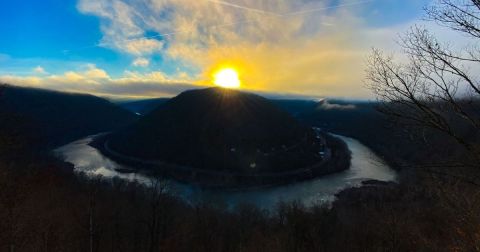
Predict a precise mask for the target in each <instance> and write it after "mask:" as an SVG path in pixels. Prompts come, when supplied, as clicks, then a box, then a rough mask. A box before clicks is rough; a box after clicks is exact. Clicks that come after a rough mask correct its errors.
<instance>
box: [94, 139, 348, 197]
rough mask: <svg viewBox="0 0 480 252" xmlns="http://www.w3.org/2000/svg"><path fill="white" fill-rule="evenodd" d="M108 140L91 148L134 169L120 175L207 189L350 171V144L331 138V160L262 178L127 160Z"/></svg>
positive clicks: (270, 183) (285, 181)
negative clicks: (143, 175)
mask: <svg viewBox="0 0 480 252" xmlns="http://www.w3.org/2000/svg"><path fill="white" fill-rule="evenodd" d="M108 136H109V134H108V133H107V134H101V135H99V136H96V137H94V138H93V140H92V142H91V143H89V145H90V146H92V147H93V148H95V149H97V150H98V151H99V152H100V153H102V154H103V155H105V156H106V157H108V158H111V159H112V160H113V161H115V162H118V163H120V164H123V165H126V166H129V167H132V169H131V170H130V169H126V170H125V171H119V172H125V173H132V172H140V173H142V174H145V175H154V176H161V177H165V178H169V179H173V180H175V181H177V182H180V183H186V184H190V185H193V186H198V187H200V188H204V189H229V190H250V189H261V188H268V187H273V186H279V185H288V184H294V183H297V182H302V181H307V180H312V179H315V178H318V177H322V176H326V175H331V174H334V173H338V172H342V171H345V170H347V169H349V168H350V165H351V152H350V150H349V149H348V146H347V144H346V143H345V142H344V141H342V140H341V139H339V138H337V137H334V136H331V135H329V134H324V137H325V139H326V141H327V146H328V147H329V149H330V150H331V154H330V157H329V159H328V160H324V161H322V162H320V163H317V164H314V165H311V166H309V167H305V168H301V169H296V170H293V171H287V172H279V173H263V174H242V173H228V172H218V171H210V170H201V169H196V168H193V167H187V166H181V165H176V164H167V163H164V162H161V161H151V160H150V161H148V160H142V159H138V158H135V157H128V156H124V155H122V154H119V153H116V152H115V151H112V150H111V149H110V148H109V146H108ZM133 167H137V168H133Z"/></svg>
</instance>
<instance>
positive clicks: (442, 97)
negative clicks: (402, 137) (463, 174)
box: [367, 0, 480, 168]
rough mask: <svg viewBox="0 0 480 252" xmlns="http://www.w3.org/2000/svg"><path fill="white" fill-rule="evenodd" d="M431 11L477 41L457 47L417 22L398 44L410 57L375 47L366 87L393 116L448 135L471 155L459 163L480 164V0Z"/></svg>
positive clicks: (448, 2)
mask: <svg viewBox="0 0 480 252" xmlns="http://www.w3.org/2000/svg"><path fill="white" fill-rule="evenodd" d="M426 13H427V18H426V19H427V20H429V21H434V22H436V23H438V24H440V25H442V26H444V27H447V28H450V29H451V30H453V31H456V32H458V33H460V34H462V35H464V36H465V37H467V38H469V39H471V41H472V43H471V44H472V45H469V46H465V47H463V48H460V49H459V48H455V47H454V46H453V45H451V44H449V43H445V42H442V41H440V40H439V39H437V37H436V36H435V35H434V34H432V33H431V32H430V31H429V30H428V29H427V28H425V27H422V26H414V27H412V28H411V29H410V30H409V31H408V32H407V33H405V34H404V35H403V36H401V39H400V42H399V44H400V46H401V47H402V48H403V52H404V55H405V56H406V60H395V59H394V57H393V56H390V55H386V54H384V53H383V52H381V51H380V50H377V49H374V50H373V53H372V55H371V56H370V58H369V59H368V69H367V86H368V87H369V88H370V89H371V90H372V91H373V92H374V93H375V95H376V96H377V98H378V100H379V102H380V104H381V105H380V106H379V109H380V111H381V112H382V113H384V114H386V115H387V116H388V117H389V118H390V119H392V120H394V121H395V122H396V123H404V124H405V125H408V126H414V127H415V128H416V129H422V130H435V131H438V132H441V133H443V134H445V135H447V136H449V137H450V138H451V139H453V140H454V141H455V142H456V143H458V144H460V146H463V148H465V150H466V151H467V153H469V156H470V157H471V159H469V160H470V161H469V162H468V163H465V162H462V163H461V164H459V165H461V166H471V167H475V168H479V164H480V163H479V161H480V148H479V145H478V140H479V139H478V137H479V136H478V132H480V113H479V112H480V110H479V107H478V105H479V104H480V99H479V98H480V81H479V79H478V76H477V75H476V74H475V72H474V70H475V69H476V70H480V64H479V63H480V50H479V49H478V47H477V43H478V39H479V38H480V1H479V0H460V1H458V0H437V1H436V2H435V3H434V4H433V5H432V6H431V7H428V8H426ZM452 166H453V164H452Z"/></svg>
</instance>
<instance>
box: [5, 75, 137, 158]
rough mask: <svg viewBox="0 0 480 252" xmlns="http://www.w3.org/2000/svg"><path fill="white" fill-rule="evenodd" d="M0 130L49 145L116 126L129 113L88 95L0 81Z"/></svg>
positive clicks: (131, 117) (124, 121) (128, 120)
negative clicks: (6, 83)
mask: <svg viewBox="0 0 480 252" xmlns="http://www.w3.org/2000/svg"><path fill="white" fill-rule="evenodd" d="M0 117H1V118H2V119H1V120H2V122H8V123H4V124H2V125H0V134H1V133H3V135H8V134H12V133H11V132H16V134H20V135H23V136H24V137H27V136H28V137H29V138H30V141H28V144H31V145H34V144H36V145H37V146H38V147H39V148H47V149H49V148H53V147H56V146H59V145H62V144H66V143H68V142H70V141H73V140H76V139H78V138H81V137H84V136H87V135H91V134H96V133H100V132H105V131H112V130H118V129H120V128H122V127H125V126H126V125H129V124H131V123H133V122H135V121H136V119H137V116H136V115H134V114H133V113H131V112H129V111H127V110H125V109H123V108H120V107H118V106H116V105H115V104H113V103H111V102H109V101H107V100H105V99H102V98H99V97H95V96H92V95H83V94H69V93H62V92H56V91H49V90H42V89H36V88H24V87H16V86H11V85H5V84H3V85H0Z"/></svg>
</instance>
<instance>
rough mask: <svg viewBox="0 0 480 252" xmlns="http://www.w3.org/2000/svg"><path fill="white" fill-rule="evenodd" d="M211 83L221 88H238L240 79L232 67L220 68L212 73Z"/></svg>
mask: <svg viewBox="0 0 480 252" xmlns="http://www.w3.org/2000/svg"><path fill="white" fill-rule="evenodd" d="M213 83H214V84H215V85H217V86H220V87H223V88H239V87H240V79H239V78H238V73H237V71H236V70H235V69H233V68H225V69H221V70H219V71H218V72H216V73H215V74H214V75H213Z"/></svg>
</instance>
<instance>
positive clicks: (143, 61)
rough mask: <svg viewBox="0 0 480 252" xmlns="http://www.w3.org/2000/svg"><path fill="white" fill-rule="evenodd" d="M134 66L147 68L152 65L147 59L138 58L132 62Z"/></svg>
mask: <svg viewBox="0 0 480 252" xmlns="http://www.w3.org/2000/svg"><path fill="white" fill-rule="evenodd" d="M132 65H133V66H136V67H147V66H148V65H150V61H149V60H148V59H146V58H136V59H135V60H134V61H133V62H132Z"/></svg>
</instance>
